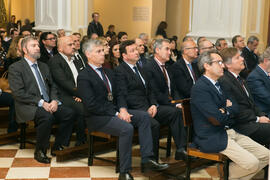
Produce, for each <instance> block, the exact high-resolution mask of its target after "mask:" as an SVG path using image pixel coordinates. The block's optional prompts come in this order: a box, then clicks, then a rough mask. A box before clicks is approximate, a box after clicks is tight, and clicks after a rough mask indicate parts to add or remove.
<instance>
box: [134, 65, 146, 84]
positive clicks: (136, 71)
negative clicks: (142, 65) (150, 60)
mask: <svg viewBox="0 0 270 180" xmlns="http://www.w3.org/2000/svg"><path fill="white" fill-rule="evenodd" d="M133 69H134V71H135V73H136V75H137V76H138V78H139V79H140V80H141V82H142V83H143V85H144V82H143V80H142V78H141V76H140V73H139V70H138V68H137V67H136V66H134V67H133Z"/></svg>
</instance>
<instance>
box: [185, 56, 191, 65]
mask: <svg viewBox="0 0 270 180" xmlns="http://www.w3.org/2000/svg"><path fill="white" fill-rule="evenodd" d="M183 59H184V58H183ZM184 61H185V63H186V64H187V65H188V64H191V63H190V62H188V61H187V60H185V59H184Z"/></svg>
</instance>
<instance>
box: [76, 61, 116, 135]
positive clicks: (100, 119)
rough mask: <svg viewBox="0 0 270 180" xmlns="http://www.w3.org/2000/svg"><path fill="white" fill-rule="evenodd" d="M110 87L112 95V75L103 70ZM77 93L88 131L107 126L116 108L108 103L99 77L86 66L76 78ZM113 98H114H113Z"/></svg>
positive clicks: (104, 88)
mask: <svg viewBox="0 0 270 180" xmlns="http://www.w3.org/2000/svg"><path fill="white" fill-rule="evenodd" d="M104 71H105V73H106V75H107V77H108V78H109V81H110V83H111V85H112V92H113V95H114V93H115V92H116V90H115V84H114V74H113V72H112V71H110V70H109V69H104ZM77 80H78V82H77V83H78V93H79V94H80V97H81V98H82V102H83V105H84V112H85V116H86V122H87V124H88V129H89V130H90V131H94V130H98V129H99V128H101V127H102V126H104V125H105V124H107V123H108V122H109V121H110V120H111V118H112V117H113V116H115V114H116V112H117V111H116V106H115V105H114V103H113V102H110V101H108V99H107V96H108V91H107V88H106V86H105V84H104V82H103V80H102V79H101V78H100V77H99V75H98V74H97V73H96V72H95V71H94V70H93V69H92V68H91V67H90V66H89V65H87V66H86V68H85V69H84V70H82V71H81V72H80V74H79V76H78V78H77ZM114 97H115V96H114Z"/></svg>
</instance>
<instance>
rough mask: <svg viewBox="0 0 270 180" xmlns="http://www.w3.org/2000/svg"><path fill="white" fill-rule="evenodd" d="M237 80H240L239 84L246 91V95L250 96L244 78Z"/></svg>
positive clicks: (238, 77)
mask: <svg viewBox="0 0 270 180" xmlns="http://www.w3.org/2000/svg"><path fill="white" fill-rule="evenodd" d="M237 80H238V82H239V83H240V85H241V87H242V89H243V90H244V91H245V93H246V95H247V96H249V95H248V92H247V89H246V87H245V85H244V81H243V80H242V78H241V77H240V76H237Z"/></svg>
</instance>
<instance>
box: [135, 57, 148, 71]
mask: <svg viewBox="0 0 270 180" xmlns="http://www.w3.org/2000/svg"><path fill="white" fill-rule="evenodd" d="M139 61H140V62H141V64H142V66H140V64H139ZM147 62H148V60H147V59H146V57H144V55H143V54H142V55H140V59H139V60H138V62H137V63H136V64H137V66H140V67H141V68H143V67H144V66H145V65H146V64H147Z"/></svg>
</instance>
